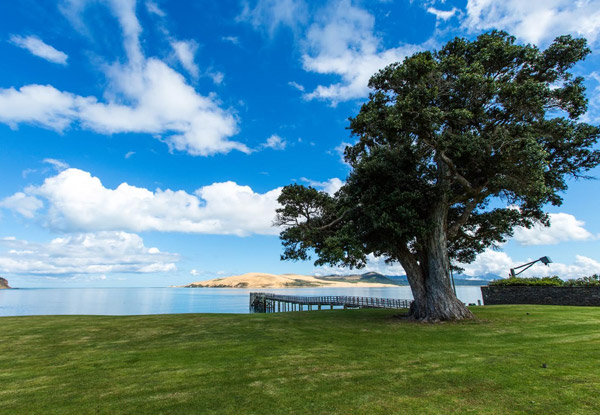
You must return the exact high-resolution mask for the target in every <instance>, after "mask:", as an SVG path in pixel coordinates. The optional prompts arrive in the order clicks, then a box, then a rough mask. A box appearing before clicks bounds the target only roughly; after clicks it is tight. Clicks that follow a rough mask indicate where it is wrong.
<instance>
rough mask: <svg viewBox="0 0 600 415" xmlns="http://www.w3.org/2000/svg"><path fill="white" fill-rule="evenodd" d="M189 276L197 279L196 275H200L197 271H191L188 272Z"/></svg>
mask: <svg viewBox="0 0 600 415" xmlns="http://www.w3.org/2000/svg"><path fill="white" fill-rule="evenodd" d="M190 275H192V276H194V277H197V276H198V275H200V271H198V270H197V269H193V270H191V271H190Z"/></svg>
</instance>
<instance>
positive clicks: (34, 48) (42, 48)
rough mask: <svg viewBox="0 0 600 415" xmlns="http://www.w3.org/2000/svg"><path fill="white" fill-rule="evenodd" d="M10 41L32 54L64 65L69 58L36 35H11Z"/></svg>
mask: <svg viewBox="0 0 600 415" xmlns="http://www.w3.org/2000/svg"><path fill="white" fill-rule="evenodd" d="M10 43H12V44H13V45H15V46H18V47H20V48H23V49H26V50H28V51H29V52H30V53H31V54H32V55H35V56H38V57H40V58H42V59H46V60H47V61H48V62H53V63H58V64H60V65H66V64H67V59H68V58H69V57H68V56H67V54H66V53H64V52H61V51H60V50H58V49H55V48H54V47H52V46H50V45H48V44H47V43H45V42H44V41H43V40H41V39H40V38H38V37H37V36H19V35H11V36H10Z"/></svg>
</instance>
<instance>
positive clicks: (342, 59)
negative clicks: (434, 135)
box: [302, 0, 418, 105]
mask: <svg viewBox="0 0 600 415" xmlns="http://www.w3.org/2000/svg"><path fill="white" fill-rule="evenodd" d="M374 26H375V18H374V17H373V16H372V15H371V14H370V13H369V12H367V11H366V10H364V9H362V8H360V7H358V6H355V5H353V4H352V3H351V1H349V0H341V1H337V2H333V3H332V4H330V5H329V6H328V7H327V8H325V9H324V10H323V11H321V13H320V14H319V15H318V17H317V19H316V21H315V22H314V23H313V24H312V25H311V26H310V28H309V29H308V32H307V33H306V40H305V41H306V45H307V52H306V53H305V54H304V55H303V56H302V64H303V67H304V69H305V70H306V71H309V72H316V73H319V74H328V75H331V74H333V75H338V76H340V77H341V79H342V81H341V82H338V83H334V84H330V85H319V86H317V88H316V89H314V90H313V91H312V92H309V93H306V94H305V95H304V97H305V98H306V99H322V100H328V101H330V102H331V103H332V104H333V105H335V104H336V103H337V102H339V101H347V100H350V99H355V98H362V97H365V96H367V95H368V94H369V88H368V86H367V85H368V82H369V78H370V77H371V76H372V75H373V74H375V73H376V72H377V71H378V70H379V69H382V68H383V67H385V66H386V65H388V64H390V63H392V62H398V61H402V60H403V59H404V57H405V56H407V55H410V54H412V53H414V52H416V51H417V50H418V47H416V46H414V45H401V46H399V47H396V48H391V49H384V48H383V47H382V41H381V39H380V38H379V37H377V36H375V34H374Z"/></svg>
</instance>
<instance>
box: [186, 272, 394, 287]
mask: <svg viewBox="0 0 600 415" xmlns="http://www.w3.org/2000/svg"><path fill="white" fill-rule="evenodd" d="M394 285H396V284H395V283H394V282H393V281H391V280H389V279H387V278H385V277H383V276H380V275H378V274H377V275H370V276H366V277H363V275H349V276H335V275H330V276H325V277H314V276H309V275H296V274H281V275H275V274H266V273H260V272H250V273H247V274H242V275H233V276H231V277H225V278H215V279H212V280H208V281H198V282H193V283H191V284H188V285H185V286H184V287H187V288H208V287H212V288H302V287H391V286H394Z"/></svg>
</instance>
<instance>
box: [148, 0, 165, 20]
mask: <svg viewBox="0 0 600 415" xmlns="http://www.w3.org/2000/svg"><path fill="white" fill-rule="evenodd" d="M146 9H147V10H148V12H149V13H152V14H155V15H157V16H158V17H165V16H166V13H165V12H164V11H162V9H161V8H160V7H158V4H156V3H155V2H153V1H146Z"/></svg>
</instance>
